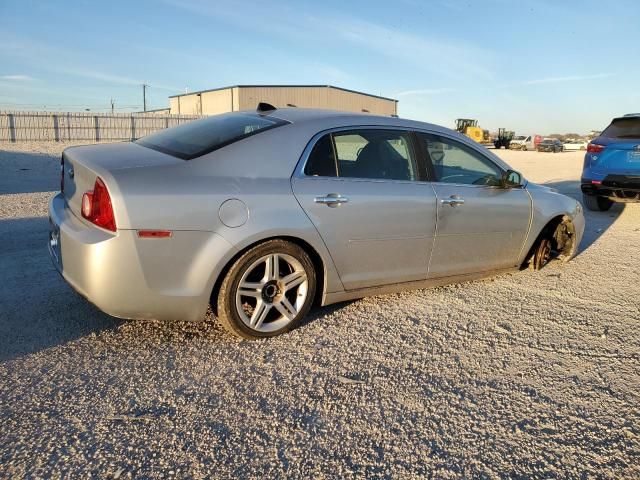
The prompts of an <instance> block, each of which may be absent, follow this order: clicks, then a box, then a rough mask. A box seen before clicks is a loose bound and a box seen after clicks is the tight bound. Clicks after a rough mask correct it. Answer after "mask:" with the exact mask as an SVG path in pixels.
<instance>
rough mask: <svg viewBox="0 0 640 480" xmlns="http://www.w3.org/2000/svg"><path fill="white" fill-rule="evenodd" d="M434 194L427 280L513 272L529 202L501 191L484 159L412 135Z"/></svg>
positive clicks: (451, 143)
mask: <svg viewBox="0 0 640 480" xmlns="http://www.w3.org/2000/svg"><path fill="white" fill-rule="evenodd" d="M418 140H419V145H420V147H421V150H422V151H423V152H424V153H423V154H424V155H425V156H426V158H427V162H428V164H429V166H430V171H431V174H432V178H433V179H434V180H435V181H434V182H433V187H434V189H435V192H436V197H437V200H438V203H437V223H436V235H435V241H434V245H433V252H432V255H431V262H430V265H429V277H430V278H436V277H444V276H450V275H460V274H468V273H475V272H482V271H488V270H494V269H501V268H508V267H513V266H515V265H516V264H517V262H518V259H519V256H520V251H521V249H522V247H523V245H524V241H525V238H526V236H527V233H528V230H529V223H530V217H531V198H530V196H529V194H528V193H527V191H526V190H525V189H524V188H503V187H502V186H501V185H502V174H503V170H502V168H501V167H499V166H498V165H497V164H496V163H495V162H493V161H492V160H491V159H490V158H489V157H488V156H487V155H485V154H483V153H482V152H480V151H479V149H475V148H472V147H470V146H469V145H466V144H464V143H462V142H459V141H457V140H454V139H453V138H450V137H447V136H444V135H440V134H428V133H419V134H418Z"/></svg>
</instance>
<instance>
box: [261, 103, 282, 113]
mask: <svg viewBox="0 0 640 480" xmlns="http://www.w3.org/2000/svg"><path fill="white" fill-rule="evenodd" d="M273 110H277V108H276V107H274V106H273V105H271V104H270V103H265V102H260V103H258V108H256V111H257V112H271V111H273Z"/></svg>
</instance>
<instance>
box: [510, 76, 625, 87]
mask: <svg viewBox="0 0 640 480" xmlns="http://www.w3.org/2000/svg"><path fill="white" fill-rule="evenodd" d="M613 76H615V74H613V73H598V74H595V75H569V76H566V77H547V78H539V79H536V80H527V81H525V82H522V85H542V84H546V83H563V82H580V81H583V80H597V79H599V78H610V77H613Z"/></svg>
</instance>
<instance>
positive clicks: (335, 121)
mask: <svg viewBox="0 0 640 480" xmlns="http://www.w3.org/2000/svg"><path fill="white" fill-rule="evenodd" d="M264 115H267V116H270V117H274V118H279V119H281V120H286V121H288V122H291V123H293V124H297V125H301V124H309V125H310V124H318V125H319V126H323V125H326V126H325V127H324V128H331V127H332V126H335V127H339V126H342V125H345V126H349V125H362V126H367V125H383V126H397V127H404V128H412V129H426V130H432V131H439V132H443V133H444V132H448V133H450V132H451V130H450V129H448V128H445V127H441V126H439V125H434V124H431V123H426V122H419V121H416V120H408V119H406V118H399V117H391V116H383V115H373V114H370V113H355V112H343V111H338V110H325V109H319V108H318V109H316V108H278V109H275V110H270V111H268V112H265V113H264ZM321 129H322V128H320V129H319V130H321Z"/></svg>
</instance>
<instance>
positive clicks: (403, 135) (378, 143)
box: [333, 129, 418, 180]
mask: <svg viewBox="0 0 640 480" xmlns="http://www.w3.org/2000/svg"><path fill="white" fill-rule="evenodd" d="M333 141H334V146H335V154H336V156H337V163H338V176H340V177H346V178H372V179H380V180H416V179H417V178H418V175H417V169H416V162H415V158H414V156H413V153H412V150H411V138H410V136H409V134H408V133H407V132H405V131H401V130H377V129H370V130H365V129H363V130H352V131H346V132H336V133H334V134H333Z"/></svg>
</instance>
